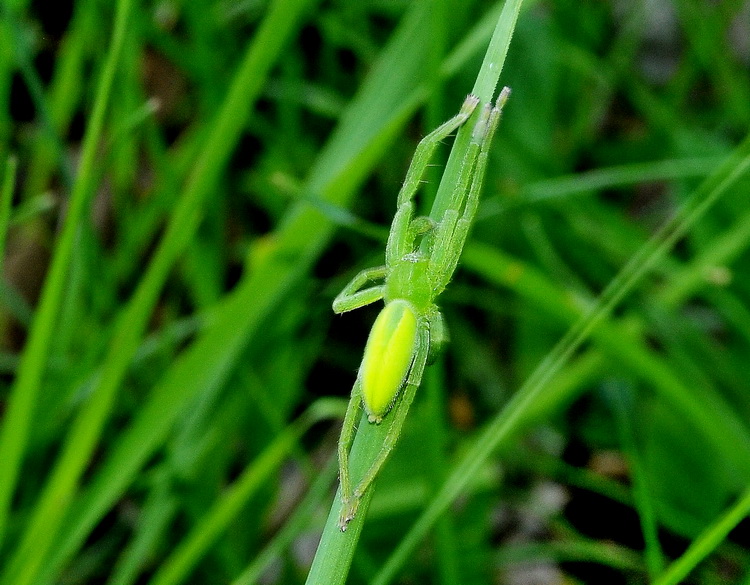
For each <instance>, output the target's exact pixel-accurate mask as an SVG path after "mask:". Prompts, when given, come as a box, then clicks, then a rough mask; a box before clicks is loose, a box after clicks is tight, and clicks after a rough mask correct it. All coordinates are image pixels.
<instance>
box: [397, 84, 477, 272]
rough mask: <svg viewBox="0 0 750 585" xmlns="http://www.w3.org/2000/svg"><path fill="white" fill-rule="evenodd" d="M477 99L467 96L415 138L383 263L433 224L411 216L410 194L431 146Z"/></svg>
mask: <svg viewBox="0 0 750 585" xmlns="http://www.w3.org/2000/svg"><path fill="white" fill-rule="evenodd" d="M478 103H479V98H477V97H476V96H473V95H469V96H467V97H466V99H465V100H464V103H463V105H462V106H461V109H460V111H459V112H458V114H456V115H455V116H453V117H452V118H451V119H450V120H448V121H447V122H445V123H444V124H441V125H440V126H438V127H437V128H436V129H435V130H433V131H432V132H430V133H429V134H428V135H427V136H425V137H424V138H422V140H420V141H419V144H418V145H417V148H416V149H415V150H414V156H413V158H412V161H411V165H410V166H409V169H408V170H407V171H406V178H405V179H404V184H403V185H402V186H401V190H400V191H399V193H398V198H397V199H396V215H395V216H394V217H393V222H392V223H391V231H390V233H389V234H388V243H387V244H386V247H385V263H386V265H387V266H392V265H393V264H394V263H395V262H397V261H398V260H400V259H401V258H402V257H403V256H404V255H405V254H408V253H409V252H412V251H413V248H414V239H415V238H416V236H417V235H419V234H420V233H425V232H426V231H428V230H429V229H430V228H432V227H433V225H434V224H432V222H431V221H430V220H426V221H423V220H422V218H417V219H415V220H412V215H413V213H414V203H413V199H414V196H415V195H416V193H417V191H418V190H419V187H420V185H421V183H422V178H423V177H424V174H425V172H426V171H427V166H428V165H429V164H430V160H432V157H433V156H434V154H435V149H436V148H437V147H438V145H439V144H440V143H441V142H442V141H443V140H445V139H446V138H447V137H448V136H449V135H450V134H451V133H453V132H455V131H456V129H457V128H459V127H460V126H461V125H462V124H463V123H465V122H466V120H468V119H469V117H470V116H471V114H472V112H473V111H474V109H475V108H476V107H477V104H478Z"/></svg>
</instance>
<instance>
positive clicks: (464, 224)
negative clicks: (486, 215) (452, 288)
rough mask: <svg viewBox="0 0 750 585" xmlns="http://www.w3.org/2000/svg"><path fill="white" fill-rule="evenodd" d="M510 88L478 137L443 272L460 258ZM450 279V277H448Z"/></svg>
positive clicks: (501, 93)
mask: <svg viewBox="0 0 750 585" xmlns="http://www.w3.org/2000/svg"><path fill="white" fill-rule="evenodd" d="M509 94H510V90H509V89H508V88H507V87H506V88H504V89H503V91H501V92H500V96H499V97H498V98H497V102H496V105H495V107H494V108H493V109H492V112H491V114H490V118H489V121H488V122H487V127H486V129H485V132H484V135H483V136H481V137H480V140H481V149H480V151H479V156H478V158H477V165H476V169H475V172H474V177H473V179H472V182H471V187H470V188H469V194H468V196H467V198H466V206H465V207H464V212H463V214H462V216H461V218H460V219H459V220H458V222H457V223H456V229H455V231H454V232H453V239H452V240H451V245H450V246H449V249H450V250H451V256H450V258H449V264H448V266H447V267H446V269H445V274H448V275H452V274H453V272H455V270H456V266H457V265H458V261H459V259H460V258H461V251H462V250H463V247H464V244H465V243H466V238H467V236H468V235H469V230H470V229H471V226H472V223H473V222H474V216H475V215H476V212H477V208H478V207H479V196H480V195H481V193H482V185H483V184H484V176H485V171H486V170H487V162H488V160H489V152H490V146H491V145H492V138H493V136H494V134H495V131H496V130H497V126H498V124H499V123H500V116H501V114H502V108H503V106H504V105H505V102H506V100H507V99H508V95H509ZM448 280H450V277H449V278H448ZM448 280H446V281H445V284H444V285H443V286H445V285H447V284H448Z"/></svg>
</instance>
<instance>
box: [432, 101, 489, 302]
mask: <svg viewBox="0 0 750 585" xmlns="http://www.w3.org/2000/svg"><path fill="white" fill-rule="evenodd" d="M491 110H492V106H490V105H489V104H487V105H486V106H485V107H484V108H483V110H482V112H481V114H480V116H479V120H478V121H477V123H476V126H475V127H474V130H473V131H472V141H471V142H470V143H469V148H468V150H467V152H466V154H465V155H464V159H463V160H462V161H461V167H460V170H459V174H458V178H457V180H456V188H455V190H454V192H453V196H452V199H453V201H454V203H455V204H454V205H453V206H451V208H450V209H448V210H446V211H445V212H444V213H443V217H442V218H441V219H440V223H438V226H437V228H436V230H435V236H434V239H433V242H432V246H431V248H432V249H431V250H429V256H430V262H429V266H428V271H429V275H430V280H431V282H432V285H433V290H434V291H435V296H437V295H438V294H440V293H441V292H443V290H444V289H445V287H446V285H447V284H448V282H450V279H451V277H452V275H453V273H452V272H449V273H447V274H446V270H447V269H448V267H449V266H450V260H451V258H452V256H453V254H454V250H453V249H452V246H453V245H454V233H455V231H456V224H457V223H458V220H459V211H458V208H460V207H461V205H464V207H465V205H466V203H465V202H466V199H467V197H468V191H469V190H470V185H471V181H472V177H473V176H474V175H475V172H476V167H477V159H478V157H479V153H480V151H481V145H480V144H479V142H478V141H476V140H475V136H476V134H477V128H482V129H484V128H486V127H487V122H488V121H489V118H490V113H491ZM459 254H460V250H459Z"/></svg>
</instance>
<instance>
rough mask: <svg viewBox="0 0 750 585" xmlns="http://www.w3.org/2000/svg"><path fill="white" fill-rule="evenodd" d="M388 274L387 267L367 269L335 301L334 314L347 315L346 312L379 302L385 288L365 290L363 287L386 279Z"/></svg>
mask: <svg viewBox="0 0 750 585" xmlns="http://www.w3.org/2000/svg"><path fill="white" fill-rule="evenodd" d="M387 273H388V268H387V267H386V266H378V267H376V268H367V269H365V270H363V271H362V272H360V273H359V274H357V276H355V277H354V278H352V280H351V281H350V282H349V284H347V285H346V286H345V287H344V290H342V291H341V292H340V293H339V294H338V296H337V297H336V298H335V299H333V312H334V313H345V312H346V311H352V310H354V309H358V308H360V307H364V306H365V305H369V304H370V303H374V302H375V301H379V300H380V299H382V298H383V293H384V287H383V286H382V285H380V286H373V287H370V288H366V289H364V290H360V289H362V287H363V286H364V285H366V284H367V283H368V282H373V281H377V280H381V279H383V278H385V276H386V274H387Z"/></svg>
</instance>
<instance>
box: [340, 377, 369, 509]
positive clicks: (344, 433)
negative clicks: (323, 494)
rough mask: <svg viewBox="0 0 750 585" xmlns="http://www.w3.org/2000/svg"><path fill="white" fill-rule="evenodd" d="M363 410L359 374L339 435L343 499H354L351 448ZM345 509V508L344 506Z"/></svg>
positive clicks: (344, 500) (345, 500)
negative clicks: (350, 464) (350, 468)
mask: <svg viewBox="0 0 750 585" xmlns="http://www.w3.org/2000/svg"><path fill="white" fill-rule="evenodd" d="M362 410H363V404H362V381H361V380H360V378H359V376H357V380H356V381H355V382H354V387H353V388H352V397H351V399H350V400H349V405H348V406H347V407H346V414H345V415H344V424H343V425H342V427H341V436H340V437H339V445H338V455H339V481H340V482H341V501H342V502H348V501H349V500H351V499H352V480H351V475H350V473H349V450H350V449H351V448H352V443H354V435H355V433H356V424H357V420H358V419H359V418H360V413H361V412H362ZM342 509H343V508H342Z"/></svg>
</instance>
